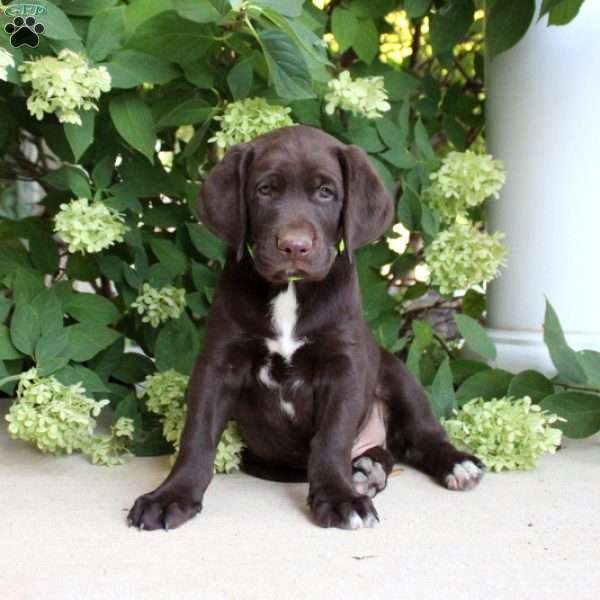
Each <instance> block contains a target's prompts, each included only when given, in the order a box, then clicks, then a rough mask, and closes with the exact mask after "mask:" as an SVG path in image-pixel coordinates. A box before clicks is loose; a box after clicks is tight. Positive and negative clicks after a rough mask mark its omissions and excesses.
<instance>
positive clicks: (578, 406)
mask: <svg viewBox="0 0 600 600" xmlns="http://www.w3.org/2000/svg"><path fill="white" fill-rule="evenodd" d="M540 406H541V407H542V409H543V410H547V411H548V412H550V413H555V414H557V415H558V416H559V417H563V418H564V419H567V422H566V423H562V422H558V423H556V424H555V425H554V426H555V427H558V428H559V429H562V431H563V433H564V434H565V435H566V436H567V437H568V438H573V439H581V438H586V437H589V436H590V435H593V434H594V433H596V432H597V431H600V396H596V395H594V394H584V393H582V392H558V393H556V394H552V396H548V397H547V398H544V400H542V402H541V403H540Z"/></svg>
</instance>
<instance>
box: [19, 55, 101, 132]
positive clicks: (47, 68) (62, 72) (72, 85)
mask: <svg viewBox="0 0 600 600" xmlns="http://www.w3.org/2000/svg"><path fill="white" fill-rule="evenodd" d="M19 71H21V73H22V75H21V80H22V81H23V82H24V83H27V82H29V83H31V89H32V92H31V95H30V96H29V98H27V109H28V110H29V112H30V114H31V115H32V116H34V117H35V118H36V119H38V120H39V121H41V120H42V119H43V118H44V113H56V116H57V117H58V120H59V121H60V122H61V123H73V124H75V125H81V118H80V116H79V115H78V114H77V110H78V109H83V110H90V109H94V110H98V107H97V106H96V103H95V102H94V100H97V99H98V98H99V97H100V94H101V93H102V92H108V91H110V84H111V79H110V74H109V72H108V71H107V69H106V67H97V68H92V67H90V66H89V64H88V62H87V61H86V59H85V58H84V57H83V56H81V55H79V54H77V52H73V51H72V50H68V49H67V48H65V49H63V50H61V51H60V52H59V53H58V57H54V56H42V57H40V58H38V59H36V60H27V61H25V62H24V63H23V64H22V65H21V66H20V67H19Z"/></svg>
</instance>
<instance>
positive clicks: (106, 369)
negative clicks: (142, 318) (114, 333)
mask: <svg viewBox="0 0 600 600" xmlns="http://www.w3.org/2000/svg"><path fill="white" fill-rule="evenodd" d="M124 349H125V340H124V338H122V337H120V338H119V339H118V340H117V341H116V342H114V344H112V345H111V346H109V347H108V348H107V349H106V350H103V351H102V352H100V353H99V354H97V355H96V356H94V358H92V360H90V362H89V363H88V365H89V367H90V368H91V369H93V370H94V372H95V373H97V374H98V376H99V377H101V378H102V379H103V380H105V381H108V379H109V377H110V376H111V375H112V374H113V372H114V370H115V369H116V368H117V367H118V366H119V363H120V362H121V359H122V357H123V352H124Z"/></svg>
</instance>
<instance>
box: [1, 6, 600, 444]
mask: <svg viewBox="0 0 600 600" xmlns="http://www.w3.org/2000/svg"><path fill="white" fill-rule="evenodd" d="M38 4H41V5H43V6H44V7H45V8H46V10H47V13H46V14H45V15H44V17H43V23H44V25H45V27H46V31H45V34H44V36H43V37H42V38H41V43H40V45H39V47H38V48H36V49H25V50H23V49H17V50H14V49H12V48H10V46H9V43H8V36H5V35H2V36H0V46H2V47H4V48H6V49H8V50H10V51H11V52H12V54H13V56H14V58H15V60H16V62H17V65H19V64H20V63H21V62H22V61H23V60H26V59H30V58H32V57H36V56H42V55H46V54H55V53H58V51H60V49H62V48H70V49H72V50H75V51H77V52H81V53H85V54H86V55H87V56H88V57H89V59H90V61H91V62H92V63H94V64H98V65H105V66H106V68H107V69H108V71H109V72H110V74H111V77H112V90H111V91H110V93H107V94H104V95H102V97H101V98H100V101H99V110H98V112H93V111H88V112H84V113H81V117H82V122H83V123H82V126H81V127H78V126H74V125H68V124H65V125H63V124H61V123H59V122H58V120H57V119H56V118H55V117H54V116H46V117H45V118H44V119H43V120H42V121H37V120H35V119H34V118H33V117H31V116H30V115H29V113H28V112H27V109H26V104H25V101H26V97H27V93H28V89H27V86H24V85H22V84H21V83H20V82H19V80H18V79H17V78H16V77H15V75H14V72H12V74H11V76H10V79H9V81H8V82H0V154H1V155H2V161H1V162H0V379H3V378H6V377H7V376H10V375H13V374H16V373H19V372H22V371H24V370H26V369H28V368H30V367H31V366H33V365H34V364H35V365H37V367H38V369H39V371H40V372H41V373H42V374H44V375H54V376H55V377H57V378H58V379H59V380H60V381H62V382H64V383H73V382H75V381H82V382H83V383H84V385H85V387H86V389H87V391H88V392H89V393H91V394H92V395H93V396H95V397H97V398H103V397H107V398H109V399H110V401H111V407H112V409H113V410H114V414H115V416H116V417H118V416H122V415H125V416H131V417H133V418H135V421H136V440H135V445H134V448H133V449H134V451H135V452H137V453H138V454H152V453H157V452H164V451H165V450H167V447H166V445H165V442H164V440H163V438H162V435H161V433H160V425H159V424H158V423H157V421H156V420H155V418H154V417H152V416H151V415H150V414H149V413H148V412H147V411H146V410H145V407H144V405H143V402H141V401H140V400H138V399H137V396H136V393H135V390H136V385H137V384H139V383H140V382H141V381H142V380H143V379H144V377H146V376H147V375H148V374H151V373H153V372H155V371H156V370H158V371H164V370H167V369H171V368H174V369H177V370H178V371H180V372H182V373H184V374H188V373H189V372H190V369H191V366H192V363H193V360H194V358H195V355H196V354H197V352H198V350H199V349H200V348H201V347H202V337H203V330H204V322H205V317H206V314H207V311H208V308H209V306H210V302H211V298H212V294H213V291H214V289H215V285H216V281H217V279H218V276H219V272H220V270H221V268H222V266H223V262H224V253H225V247H224V245H223V243H222V242H221V241H220V240H218V239H216V238H215V237H213V236H212V235H211V234H210V233H209V232H208V231H207V230H206V228H205V227H203V226H202V225H201V224H198V223H197V219H196V215H195V213H194V204H195V200H196V197H197V195H198V191H199V189H200V186H201V183H202V181H201V178H200V177H199V175H198V173H199V167H200V166H203V168H204V170H205V171H206V170H208V169H210V167H211V166H212V165H213V164H215V162H216V161H217V159H218V155H217V152H216V149H215V147H214V145H213V144H210V143H209V142H208V139H209V138H210V137H211V135H212V134H213V132H214V131H215V130H216V129H217V128H218V122H216V121H215V120H214V119H213V117H214V116H215V115H217V114H219V113H220V112H221V111H222V109H223V107H224V105H225V103H226V102H230V101H233V100H238V99H242V98H246V97H253V96H262V97H265V98H267V99H269V100H270V101H273V102H279V103H283V104H285V105H288V106H290V107H291V109H292V117H293V119H294V120H295V121H296V122H298V123H305V124H308V125H313V126H316V127H320V128H322V129H324V130H326V131H328V132H329V133H331V134H333V135H335V136H337V137H338V138H340V139H341V140H343V141H345V142H348V143H353V144H357V145H359V146H361V147H362V148H364V149H365V150H366V151H367V152H368V154H369V156H370V158H371V160H372V162H373V164H374V166H375V167H376V168H377V170H378V171H379V173H380V174H381V176H382V177H383V179H384V181H385V183H386V185H388V186H389V188H390V190H391V191H392V192H393V194H394V197H395V199H396V202H397V213H396V221H398V222H401V223H402V224H403V225H404V226H405V227H406V228H407V229H408V230H410V240H409V244H408V246H407V250H406V252H405V253H404V254H403V255H402V256H399V255H397V254H395V253H393V252H391V251H390V250H389V249H388V247H387V244H385V243H378V244H374V245H372V246H370V247H368V248H365V249H363V250H362V251H361V252H360V253H359V256H358V269H359V275H360V281H361V286H362V289H363V298H364V312H365V317H366V318H367V320H368V322H369V324H370V325H371V327H372V329H373V331H374V333H375V335H376V336H377V339H378V340H379V342H380V343H381V344H382V345H383V346H385V347H387V348H388V349H390V350H392V351H394V352H398V353H400V354H401V355H402V356H403V357H404V358H405V359H406V360H407V363H408V365H409V367H410V368H411V370H412V371H413V372H414V373H415V374H416V375H417V376H418V377H419V378H420V380H421V381H422V383H423V384H424V385H425V386H426V388H427V389H428V392H429V393H430V397H431V401H432V404H433V406H434V408H435V410H436V412H437V413H438V414H439V415H440V416H444V415H447V414H449V412H450V410H451V409H452V408H454V407H455V406H460V405H461V404H462V403H464V402H465V401H467V400H469V399H470V398H472V397H475V396H484V397H492V396H499V395H505V394H507V393H511V394H515V395H523V394H526V393H527V394H530V395H532V396H533V397H534V399H535V400H536V401H543V402H542V403H543V404H544V405H546V406H548V408H551V409H552V410H553V411H556V412H559V413H560V412H561V411H562V412H565V410H566V409H565V408H564V407H565V406H566V405H568V410H569V411H570V413H569V414H570V419H571V420H570V421H569V424H568V425H567V426H566V431H567V432H568V433H569V434H570V435H573V436H575V437H577V436H581V435H584V434H585V435H589V433H590V432H592V431H595V430H597V429H598V428H600V417H599V416H598V396H597V395H596V392H597V391H598V388H599V386H600V381H599V380H598V372H599V371H598V369H599V368H600V361H599V360H598V358H599V355H598V354H597V353H591V352H588V353H575V352H573V351H572V350H570V349H568V347H567V346H566V343H565V342H564V338H562V339H561V335H562V332H560V327H559V325H557V323H558V321H557V320H556V322H554V321H552V314H550V317H549V319H550V321H548V319H547V336H548V339H547V341H548V343H549V345H550V347H551V352H552V357H553V359H554V360H555V363H556V364H557V366H558V368H559V377H560V378H561V385H560V386H557V382H549V381H548V380H547V379H546V378H544V377H543V376H542V375H539V374H532V373H530V372H526V373H522V374H520V375H518V376H517V377H514V376H513V375H512V374H508V373H506V372H504V371H500V370H496V369H490V368H489V367H488V366H487V365H485V364H484V363H483V362H481V359H482V358H483V359H491V358H493V357H494V354H495V349H494V348H493V345H491V343H490V342H489V340H488V339H487V336H486V335H485V332H484V331H483V329H482V328H481V327H480V326H479V325H478V324H477V321H476V320H477V319H479V318H480V317H481V316H482V314H483V313H484V311H485V297H484V296H483V295H482V294H480V293H477V292H474V291H470V292H468V293H467V295H466V296H465V297H464V298H450V297H445V296H442V295H440V294H438V293H437V292H436V291H435V290H431V289H429V288H428V286H426V285H425V284H423V283H420V282H418V281H416V280H415V278H414V271H413V270H414V267H415V266H416V265H418V264H419V263H421V262H422V260H423V249H424V247H425V245H426V244H428V243H429V242H430V241H431V240H432V239H433V237H434V236H435V235H436V234H437V233H438V230H439V222H438V220H437V219H436V217H435V215H434V214H433V213H432V211H431V209H429V208H428V207H427V206H426V205H425V204H423V203H422V202H421V193H422V191H423V189H424V187H425V186H426V185H427V184H428V181H429V174H430V173H431V172H432V170H433V169H435V168H436V167H437V166H438V165H439V160H440V157H441V156H442V155H443V154H444V153H445V152H446V151H447V150H449V149H458V150H465V149H466V148H468V147H469V146H470V145H471V144H472V143H473V142H474V141H475V140H477V139H478V138H479V137H480V136H481V135H482V134H483V133H484V110H485V106H484V94H483V92H484V87H483V81H484V72H483V71H484V60H483V46H482V39H483V24H484V21H483V20H478V21H475V20H474V18H473V15H474V12H475V10H476V9H478V8H483V3H482V2H480V1H474V0H447V1H438V0H434V1H429V0H404V2H402V1H393V0H379V1H377V2H375V1H372V0H349V1H343V2H340V1H334V2H331V3H330V5H329V6H328V7H326V9H325V10H319V9H317V8H315V7H314V6H313V5H312V4H311V3H310V2H302V0H255V1H254V2H252V3H242V2H240V1H238V0H231V1H229V2H228V1H226V0H204V1H203V0H133V1H131V2H128V3H125V2H120V1H118V0H79V1H66V0H65V1H64V2H54V3H49V2H38ZM580 5H581V2H580V1H579V2H573V1H571V0H554V1H552V0H544V3H543V6H542V15H545V14H546V13H549V19H550V22H551V23H553V24H563V23H566V22H568V21H569V20H570V19H571V18H573V17H574V16H575V15H576V13H577V10H578V9H579V6H580ZM402 8H404V9H405V10H406V11H407V13H408V16H409V17H410V18H411V26H412V28H413V29H414V31H415V35H414V39H415V40H416V41H414V42H413V45H412V55H411V56H410V57H409V58H407V59H406V60H405V61H404V62H403V64H402V65H396V64H392V63H388V64H384V63H383V62H381V61H380V60H379V59H378V48H379V36H380V34H381V33H386V32H391V31H392V25H390V24H389V23H388V22H387V21H386V20H385V18H384V17H385V15H386V14H388V13H389V12H390V11H392V10H395V9H402ZM533 18H534V1H533V0H491V1H490V2H488V20H487V29H488V31H487V35H488V42H489V49H490V53H491V54H492V55H494V54H497V53H499V52H501V51H503V50H505V49H507V48H509V47H510V46H512V45H513V44H514V43H516V42H517V41H518V39H519V38H520V37H521V36H522V35H523V34H524V32H525V31H526V30H527V27H528V26H529V24H530V22H531V21H532V19H533ZM544 18H546V17H544ZM424 19H428V21H429V26H430V30H429V34H428V35H427V36H425V35H423V36H421V29H422V26H423V24H424V22H425V21H424ZM8 20H9V18H8V17H6V16H3V17H2V18H1V19H0V21H1V22H0V27H2V28H3V27H4V24H5V23H6V22H8ZM326 32H333V34H334V35H335V37H336V38H337V40H338V41H340V43H342V50H343V51H340V52H337V53H334V52H331V51H328V50H327V49H326V47H325V45H324V44H322V43H321V40H322V38H323V35H324V34H325V33H326ZM419 40H420V42H419ZM427 46H430V47H431V52H429V51H426V47H427ZM343 69H347V70H349V71H350V72H351V73H352V75H353V76H354V77H361V76H371V75H382V76H383V77H384V79H385V86H386V89H387V91H388V94H389V97H390V101H391V104H392V108H391V110H390V111H389V112H388V113H386V115H385V116H384V118H382V119H378V120H371V121H369V120H366V119H364V118H360V117H354V116H351V115H348V114H341V113H339V112H338V113H336V114H334V115H331V116H330V115H327V114H325V112H324V103H323V96H324V94H325V93H326V91H327V81H328V80H329V79H330V78H331V77H332V76H335V75H336V74H337V73H338V72H340V71H341V70H343ZM180 125H194V126H195V134H194V136H193V138H192V139H191V140H190V141H189V142H188V143H187V144H182V148H181V152H179V153H178V154H176V155H175V157H174V163H173V167H172V169H171V171H170V172H167V171H166V170H165V169H164V168H163V166H162V165H161V163H160V162H159V161H158V160H157V155H156V152H155V144H156V142H157V141H160V142H161V144H162V148H163V149H167V150H170V149H172V148H173V146H174V144H175V131H176V129H177V128H178V126H180ZM117 157H119V159H120V160H119V161H117V162H115V161H116V159H117ZM115 164H117V165H118V166H115ZM32 181H35V182H38V183H39V185H40V186H41V188H42V189H43V197H42V199H41V200H40V202H39V203H38V204H36V205H34V206H33V205H30V204H27V202H26V201H25V199H26V194H25V195H24V194H23V191H24V190H25V189H26V186H27V184H28V182H32ZM74 197H86V198H93V199H96V200H101V201H103V202H105V203H106V204H107V205H108V206H111V207H114V208H116V209H118V210H120V211H122V212H124V213H125V215H126V223H127V225H128V226H129V227H130V229H129V232H128V233H127V234H126V236H125V241H124V243H121V244H118V245H115V246H114V247H112V248H110V249H108V250H106V251H104V252H101V253H98V254H91V255H85V256H84V255H81V254H78V253H74V254H70V253H69V252H68V251H67V249H66V247H65V246H64V244H63V243H62V242H61V241H60V240H58V239H57V238H56V237H54V236H53V232H52V227H53V222H52V219H53V217H54V215H55V214H56V212H57V210H58V208H59V205H60V204H61V203H64V202H68V201H69V200H70V199H71V198H74ZM166 199H168V200H166ZM393 235H394V234H393V233H392V232H390V236H391V237H393ZM386 265H389V267H388V274H387V275H386V276H383V275H382V274H381V268H382V267H383V266H386ZM75 281H80V282H85V283H87V284H89V286H91V289H92V290H93V292H94V293H82V292H80V291H76V289H75V288H74V287H73V283H74V282H75ZM143 282H149V283H150V284H151V285H152V286H154V287H161V286H164V285H168V284H172V285H175V286H178V287H183V288H185V289H186V292H187V298H186V299H187V309H186V311H185V313H184V314H183V315H182V317H181V318H179V319H178V320H175V321H169V322H167V323H165V324H163V325H161V326H160V327H159V328H157V329H155V328H152V327H151V326H150V325H148V324H144V323H142V321H141V319H140V317H139V315H137V313H135V311H133V310H132V309H131V303H132V302H133V301H134V299H135V298H136V296H137V294H138V291H139V290H140V287H141V285H142V283H143ZM392 285H393V293H390V286H392ZM416 301H418V302H416ZM550 310H551V309H550ZM440 311H441V313H440ZM455 312H459V313H462V315H463V316H462V317H459V318H458V319H457V321H456V322H455V321H454V319H453V314H454V313H455ZM440 314H442V317H443V318H442V319H441V321H440V319H439V318H438V317H439V315H440ZM436 315H437V316H436ZM554 317H555V315H554ZM440 323H441V324H440ZM460 336H464V337H465V338H466V340H467V343H468V346H470V348H471V349H472V351H474V352H475V353H476V354H477V360H472V359H467V358H464V357H460V356H457V353H456V351H453V350H452V349H451V346H452V343H453V341H452V340H453V339H455V338H459V337H460ZM133 345H137V346H139V347H140V348H141V349H142V350H143V352H144V353H145V354H146V356H144V355H141V354H138V353H132V352H127V351H126V350H127V349H128V348H130V347H131V346H133ZM152 358H153V359H155V360H152ZM14 386H15V382H14V381H12V382H11V381H8V382H5V383H4V384H3V385H2V387H1V388H0V390H1V391H2V392H3V393H4V394H5V395H6V399H5V400H0V401H4V402H9V401H10V400H9V398H10V397H11V395H12V394H13V393H14ZM561 386H562V387H561ZM571 388H575V389H571ZM555 391H556V392H558V393H556V394H555V393H554V392H555ZM565 395H566V396H565ZM578 407H582V408H581V410H578ZM590 410H591V412H592V413H593V415H594V416H593V418H592V417H590V416H589V415H590ZM594 411H595V412H594ZM584 413H585V415H586V416H585V417H582V416H581V415H583V414H584ZM594 419H595V421H594ZM590 423H591V425H590Z"/></svg>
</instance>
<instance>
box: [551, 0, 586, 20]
mask: <svg viewBox="0 0 600 600" xmlns="http://www.w3.org/2000/svg"><path fill="white" fill-rule="evenodd" d="M582 4H583V0H563V1H562V2H561V3H560V4H558V5H557V6H555V7H554V8H553V9H552V10H551V11H550V16H549V17H548V25H566V24H567V23H570V22H571V21H572V20H573V19H574V18H575V17H576V16H577V14H578V13H579V9H580V8H581V5H582Z"/></svg>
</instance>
